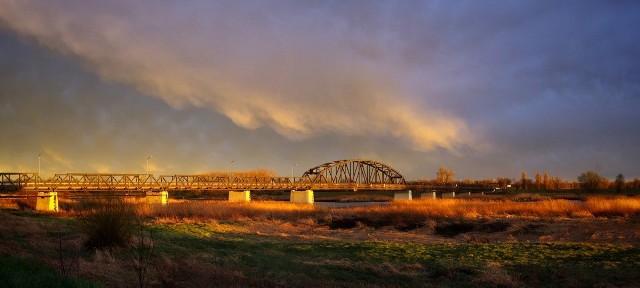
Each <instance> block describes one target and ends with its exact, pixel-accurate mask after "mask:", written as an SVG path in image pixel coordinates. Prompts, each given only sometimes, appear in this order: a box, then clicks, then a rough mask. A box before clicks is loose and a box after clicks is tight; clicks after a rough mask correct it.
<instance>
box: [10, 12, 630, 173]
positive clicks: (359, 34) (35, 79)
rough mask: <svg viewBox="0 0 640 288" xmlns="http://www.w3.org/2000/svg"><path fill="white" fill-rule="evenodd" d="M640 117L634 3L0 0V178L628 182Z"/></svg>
mask: <svg viewBox="0 0 640 288" xmlns="http://www.w3.org/2000/svg"><path fill="white" fill-rule="evenodd" d="M639 110H640V2H638V1H588V0H579V1H572V0H567V1H515V0H514V1H503V0H501V1H485V0H480V1H187V2H185V1H169V0H162V1H144V0H142V1H84V0H82V1H81V0H64V1H62V0H50V1H30V0H22V1H13V0H0V131H2V137H0V171H4V172H37V171H38V162H39V160H40V169H41V170H40V171H41V173H42V174H43V175H44V176H52V175H53V174H56V173H70V172H74V173H83V172H86V173H146V169H147V163H148V167H149V170H150V172H151V173H152V174H156V175H158V174H161V175H173V174H195V173H204V172H209V171H227V170H229V171H238V170H250V169H260V168H266V169H273V170H274V171H276V173H277V174H279V175H282V176H290V175H291V173H292V170H293V173H294V174H295V175H296V176H299V175H301V174H302V173H303V172H304V170H307V169H310V168H312V167H315V166H317V165H320V164H322V163H326V162H331V161H334V160H341V159H354V158H358V159H370V160H376V161H379V162H382V163H385V164H388V165H389V166H391V167H393V168H395V169H396V170H398V171H399V172H400V173H401V174H402V175H404V176H405V178H406V179H407V180H417V179H433V178H435V176H436V171H437V169H438V168H439V167H441V166H444V167H448V168H452V169H454V170H455V174H456V175H455V178H456V179H488V178H495V177H510V178H519V177H520V173H521V172H522V171H523V170H525V171H526V172H527V174H528V175H530V177H533V175H535V173H536V172H537V171H539V172H540V173H543V172H545V171H546V172H548V173H549V175H550V176H559V177H561V178H564V179H567V180H575V179H576V177H577V176H578V175H579V174H580V173H582V172H584V171H587V170H593V171H596V172H598V173H600V174H601V175H602V176H605V177H607V178H610V179H613V178H615V177H616V175H617V174H618V173H622V174H623V175H624V176H625V178H626V179H627V180H631V179H633V178H637V177H640V148H639V147H640V132H639V131H640V113H639ZM40 153H43V154H42V157H40V159H39V158H38V155H40ZM149 156H152V158H151V159H149V161H147V159H148V157H149ZM292 168H293V169H292Z"/></svg>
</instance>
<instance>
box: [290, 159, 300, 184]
mask: <svg viewBox="0 0 640 288" xmlns="http://www.w3.org/2000/svg"><path fill="white" fill-rule="evenodd" d="M296 166H298V163H291V183H293V182H294V181H295V178H294V176H293V175H294V173H293V167H296Z"/></svg>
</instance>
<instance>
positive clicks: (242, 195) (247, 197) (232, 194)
mask: <svg viewBox="0 0 640 288" xmlns="http://www.w3.org/2000/svg"><path fill="white" fill-rule="evenodd" d="M249 201H251V191H249V190H245V191H229V202H249Z"/></svg>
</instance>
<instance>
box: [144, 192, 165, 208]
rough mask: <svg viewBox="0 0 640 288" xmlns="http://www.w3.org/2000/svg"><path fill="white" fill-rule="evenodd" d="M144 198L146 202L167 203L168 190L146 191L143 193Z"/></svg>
mask: <svg viewBox="0 0 640 288" xmlns="http://www.w3.org/2000/svg"><path fill="white" fill-rule="evenodd" d="M145 199H146V200H147V204H162V205H167V204H168V203H169V192H168V191H159V192H154V191H147V192H146V193H145Z"/></svg>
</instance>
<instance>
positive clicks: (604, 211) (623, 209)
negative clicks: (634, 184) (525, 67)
mask: <svg viewBox="0 0 640 288" xmlns="http://www.w3.org/2000/svg"><path fill="white" fill-rule="evenodd" d="M584 206H585V209H586V210H587V211H589V213H591V214H592V215H593V216H625V217H630V216H634V215H640V198H639V197H614V198H602V197H589V198H587V200H586V201H585V203H584Z"/></svg>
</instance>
